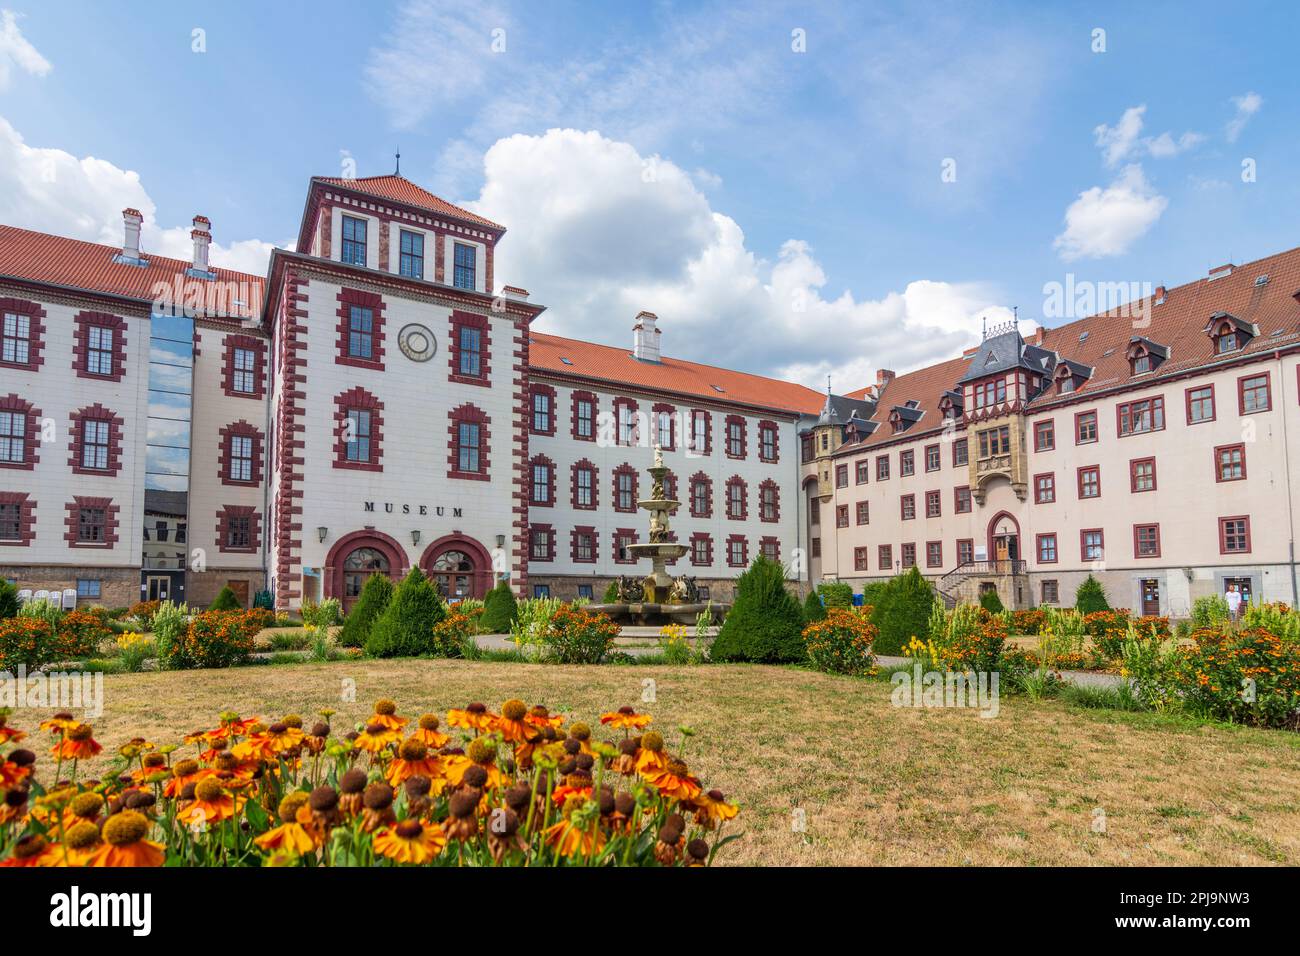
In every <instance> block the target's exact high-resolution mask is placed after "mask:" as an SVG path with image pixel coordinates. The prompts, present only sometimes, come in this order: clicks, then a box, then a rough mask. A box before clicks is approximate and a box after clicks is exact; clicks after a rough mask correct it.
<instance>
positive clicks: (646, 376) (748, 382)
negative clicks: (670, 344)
mask: <svg viewBox="0 0 1300 956" xmlns="http://www.w3.org/2000/svg"><path fill="white" fill-rule="evenodd" d="M530 340H531V344H530V346H529V352H528V362H529V367H530V368H532V369H533V370H534V371H537V372H543V373H545V372H553V373H555V374H557V375H563V376H580V377H582V378H584V379H595V380H599V381H601V382H609V383H611V384H614V385H626V386H627V387H628V388H631V389H635V388H638V387H640V388H645V389H649V390H651V391H661V392H674V393H676V394H679V395H684V396H691V397H695V398H703V399H709V400H711V401H714V402H729V403H733V404H739V405H749V406H753V407H757V408H767V409H774V410H780V411H786V412H802V413H805V414H809V415H816V414H817V413H818V412H819V411H821V407H822V403H823V402H825V400H826V396H824V395H822V394H821V393H820V392H817V391H814V390H813V389H811V388H805V387H804V386H803V385H795V384H794V383H792V382H782V381H778V380H777V379H772V378H764V377H763V376H761V375H750V374H748V373H745V372H733V371H730V370H728V369H721V368H715V367H714V366H712V365H699V364H697V363H695V362H684V361H682V360H681V359H675V358H664V359H663V360H662V361H660V362H642V361H640V360H638V359H636V358H633V356H632V353H631V352H630V351H629V350H628V349H620V348H614V347H613V346H609V345H596V344H594V343H591V342H580V341H578V340H577V339H566V338H561V337H560V336H558V335H546V334H544V333H541V332H532V333H530ZM564 359H568V362H565V361H564ZM715 386H717V387H716V388H715Z"/></svg>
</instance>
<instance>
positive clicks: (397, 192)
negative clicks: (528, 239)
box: [316, 175, 505, 232]
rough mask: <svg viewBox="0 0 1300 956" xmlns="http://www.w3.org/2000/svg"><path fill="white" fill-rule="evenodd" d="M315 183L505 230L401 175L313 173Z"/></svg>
mask: <svg viewBox="0 0 1300 956" xmlns="http://www.w3.org/2000/svg"><path fill="white" fill-rule="evenodd" d="M316 182H320V183H325V184H327V185H330V186H336V187H338V188H339V189H350V190H352V191H354V192H359V193H364V194H365V195H367V196H374V197H376V198H377V199H387V200H389V201H391V202H397V203H404V204H405V205H407V206H418V207H419V208H421V209H425V210H428V211H429V212H432V213H434V214H436V215H439V216H451V217H453V218H455V219H461V220H464V221H466V222H475V223H478V224H479V225H480V226H487V227H489V228H491V229H499V230H501V231H502V232H504V231H505V226H502V225H500V224H498V223H495V222H493V221H492V220H491V219H484V218H483V217H482V216H480V215H478V214H477V213H472V212H470V211H469V210H468V209H462V208H461V207H460V206H456V205H453V204H452V203H449V202H447V200H445V199H443V198H441V197H440V196H435V195H434V194H433V193H431V192H429V191H428V190H427V189H424V188H423V187H421V186H417V185H416V184H415V183H413V182H411V181H410V180H409V179H407V178H406V177H405V176H393V175H389V176H364V177H362V178H360V179H343V178H340V177H333V176H317V177H316Z"/></svg>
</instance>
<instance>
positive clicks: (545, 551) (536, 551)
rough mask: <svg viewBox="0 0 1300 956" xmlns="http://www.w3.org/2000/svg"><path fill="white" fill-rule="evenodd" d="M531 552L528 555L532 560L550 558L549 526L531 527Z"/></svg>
mask: <svg viewBox="0 0 1300 956" xmlns="http://www.w3.org/2000/svg"><path fill="white" fill-rule="evenodd" d="M532 542H533V547H532V549H531V550H532V553H531V555H530V557H531V558H532V559H533V560H534V561H549V560H551V529H550V528H533V529H532Z"/></svg>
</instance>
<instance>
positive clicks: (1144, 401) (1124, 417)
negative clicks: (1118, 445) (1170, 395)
mask: <svg viewBox="0 0 1300 956" xmlns="http://www.w3.org/2000/svg"><path fill="white" fill-rule="evenodd" d="M1143 406H1150V407H1149V408H1146V409H1143ZM1143 416H1145V418H1146V419H1147V420H1148V421H1149V422H1150V427H1148V428H1137V427H1136V425H1137V423H1138V421H1140V420H1142V418H1143ZM1164 430H1165V397H1164V396H1163V395H1152V396H1150V397H1148V398H1137V399H1133V400H1132V401H1128V402H1121V403H1120V404H1118V405H1116V406H1115V435H1116V436H1117V437H1119V438H1131V437H1132V436H1134V435H1149V434H1151V433H1152V432H1162V431H1164Z"/></svg>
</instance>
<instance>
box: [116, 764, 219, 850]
mask: <svg viewBox="0 0 1300 956" xmlns="http://www.w3.org/2000/svg"><path fill="white" fill-rule="evenodd" d="M242 805H243V801H242V800H240V801H238V802H236V800H235V798H234V797H232V796H231V795H230V794H228V793H226V791H225V789H224V788H223V787H222V786H221V784H219V783H218V782H217V781H216V780H215V779H213V778H212V777H204V778H203V779H202V780H200V781H199V782H198V784H197V785H196V786H195V787H194V800H193V801H192V802H191V803H189V804H187V805H186V807H185V809H183V810H181V811H179V812H178V813H177V814H176V819H177V820H178V821H180V822H181V823H183V824H185V825H186V826H193V825H195V824H200V825H201V824H206V823H220V822H221V821H222V820H228V819H230V818H231V817H233V816H234V815H235V813H236V812H237V811H238V810H239V808H240V806H242ZM106 839H107V838H106Z"/></svg>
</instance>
